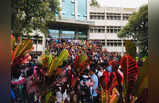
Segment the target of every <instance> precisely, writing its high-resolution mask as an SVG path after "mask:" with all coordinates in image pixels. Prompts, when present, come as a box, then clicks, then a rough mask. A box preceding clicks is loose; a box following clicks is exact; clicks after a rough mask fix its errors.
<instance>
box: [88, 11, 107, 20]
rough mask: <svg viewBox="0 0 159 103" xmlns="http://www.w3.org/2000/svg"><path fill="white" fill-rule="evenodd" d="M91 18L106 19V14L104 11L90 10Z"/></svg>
mask: <svg viewBox="0 0 159 103" xmlns="http://www.w3.org/2000/svg"><path fill="white" fill-rule="evenodd" d="M90 19H91V20H104V19H105V14H104V13H98V12H97V13H96V12H90Z"/></svg>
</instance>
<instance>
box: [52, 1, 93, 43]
mask: <svg viewBox="0 0 159 103" xmlns="http://www.w3.org/2000/svg"><path fill="white" fill-rule="evenodd" d="M59 1H60V7H61V9H62V10H61V12H60V15H61V19H58V18H57V20H56V21H55V22H49V36H50V38H57V39H59V38H64V39H84V40H86V39H87V38H88V37H87V35H88V30H89V26H90V25H93V24H94V23H93V22H89V21H87V19H88V18H87V17H88V16H87V14H88V5H89V4H88V0H59Z"/></svg>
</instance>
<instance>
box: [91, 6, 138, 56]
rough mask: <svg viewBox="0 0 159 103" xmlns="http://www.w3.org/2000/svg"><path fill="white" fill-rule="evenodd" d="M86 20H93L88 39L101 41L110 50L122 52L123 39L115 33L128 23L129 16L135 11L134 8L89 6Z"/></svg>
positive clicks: (123, 50)
mask: <svg viewBox="0 0 159 103" xmlns="http://www.w3.org/2000/svg"><path fill="white" fill-rule="evenodd" d="M88 11H89V13H88V20H89V21H94V22H95V24H94V26H91V27H90V28H89V36H88V39H89V40H98V41H101V42H102V44H103V47H105V48H106V49H107V51H110V52H118V53H124V52H125V48H124V40H127V39H131V38H122V39H121V38H119V37H118V36H117V33H118V32H119V31H120V29H121V28H122V27H123V26H125V25H126V24H127V23H128V18H129V16H130V15H131V14H132V13H133V12H135V11H136V9H135V8H119V7H99V8H98V7H89V10H88Z"/></svg>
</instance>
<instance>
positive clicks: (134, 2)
mask: <svg viewBox="0 0 159 103" xmlns="http://www.w3.org/2000/svg"><path fill="white" fill-rule="evenodd" d="M97 1H98V2H99V4H100V5H101V6H110V7H128V8H138V7H140V6H141V5H143V4H147V3H148V0H97Z"/></svg>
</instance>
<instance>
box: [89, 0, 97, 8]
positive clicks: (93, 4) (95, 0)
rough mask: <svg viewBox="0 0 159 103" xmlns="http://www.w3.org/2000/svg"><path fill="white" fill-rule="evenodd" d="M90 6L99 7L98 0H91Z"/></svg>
mask: <svg viewBox="0 0 159 103" xmlns="http://www.w3.org/2000/svg"><path fill="white" fill-rule="evenodd" d="M90 6H97V7H99V4H98V2H97V0H91V3H90Z"/></svg>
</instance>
